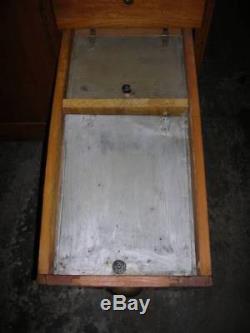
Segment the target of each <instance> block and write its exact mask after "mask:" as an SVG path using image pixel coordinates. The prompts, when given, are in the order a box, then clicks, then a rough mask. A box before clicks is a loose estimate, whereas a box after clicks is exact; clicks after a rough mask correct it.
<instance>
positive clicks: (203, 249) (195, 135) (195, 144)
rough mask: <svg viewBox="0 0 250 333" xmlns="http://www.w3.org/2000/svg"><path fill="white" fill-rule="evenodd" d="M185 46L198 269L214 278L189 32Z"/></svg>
mask: <svg viewBox="0 0 250 333" xmlns="http://www.w3.org/2000/svg"><path fill="white" fill-rule="evenodd" d="M184 46H185V47H184V51H185V60H186V71H187V84H188V96H189V115H190V116H189V118H190V135H191V153H192V171H193V189H194V202H195V226H196V244H197V246H196V254H197V267H198V272H199V274H200V275H206V276H209V275H211V258H210V240H209V225H208V212H207V194H206V182H205V166H204V156H203V144H202V130H201V117H200V104H199V95H198V84H197V74H196V64H195V55H194V47H193V36H192V31H191V30H189V29H185V30H184Z"/></svg>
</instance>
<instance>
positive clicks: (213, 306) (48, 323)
mask: <svg viewBox="0 0 250 333" xmlns="http://www.w3.org/2000/svg"><path fill="white" fill-rule="evenodd" d="M230 4H231V5H230V6H228V12H227V14H226V15H225V14H223V13H222V10H223V8H224V7H223V1H221V2H220V1H218V2H217V8H216V11H215V17H214V21H213V25H212V29H211V33H210V38H209V43H208V49H207V52H206V57H205V60H204V63H203V67H202V70H201V75H200V94H201V104H202V111H203V114H202V125H203V131H204V148H205V160H206V171H207V189H208V206H209V221H210V232H211V243H212V260H213V276H214V286H213V287H211V288H207V289H193V288H189V289H165V290H163V289H158V290H149V289H145V290H144V291H143V292H142V294H141V295H140V297H142V298H144V299H145V298H151V304H150V305H149V309H148V311H147V313H146V314H145V315H144V316H140V315H139V314H137V313H136V312H129V311H124V312H113V311H108V312H103V311H101V309H100V306H99V303H100V301H101V299H102V298H104V297H109V296H110V295H109V294H108V293H107V291H105V290H102V289H80V288H69V287H48V286H39V285H38V284H37V283H36V282H35V281H34V276H35V269H36V266H35V262H36V257H35V255H34V253H36V251H37V249H36V245H35V244H36V240H37V234H38V231H39V220H40V216H39V214H40V209H39V207H40V203H41V201H40V188H41V186H40V179H41V158H42V150H43V145H42V143H40V142H9V143H1V144H0V189H1V191H0V220H1V223H0V269H1V274H0V331H1V332H4V333H5V332H25V333H26V332H46V333H49V332H53V333H56V332H60V333H67V332H81V333H97V332H98V333H106V332H114V333H115V332H119V333H123V332H131V333H132V332H192V333H194V332H247V331H250V327H249V326H250V325H249V319H248V318H249V314H250V283H249V281H250V279H249V278H250V275H249V265H250V259H249V258H250V257H249V253H250V251H249V250H250V246H249V245H250V223H249V217H250V168H249V163H250V149H249V144H250V130H249V127H250V126H249V125H250V116H249V115H250V68H249V58H250V52H249V51H250V50H249V46H248V47H246V41H247V40H248V41H249V32H248V31H247V29H246V27H247V14H246V15H244V13H247V11H245V8H241V7H240V6H242V5H240V4H239V2H237V1H231V2H230ZM222 18H223V19H222ZM222 22H223V23H222ZM232 26H234V28H233V29H232V28H231V27H232ZM247 328H248V329H247Z"/></svg>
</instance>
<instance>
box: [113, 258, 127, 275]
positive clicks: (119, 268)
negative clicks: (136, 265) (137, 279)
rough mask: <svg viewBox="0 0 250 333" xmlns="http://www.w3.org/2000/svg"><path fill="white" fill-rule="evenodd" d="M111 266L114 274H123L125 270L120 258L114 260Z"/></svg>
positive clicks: (124, 264)
mask: <svg viewBox="0 0 250 333" xmlns="http://www.w3.org/2000/svg"><path fill="white" fill-rule="evenodd" d="M112 268H113V272H114V273H115V274H123V273H125V272H126V263H125V262H124V261H122V260H115V261H114V262H113V265H112Z"/></svg>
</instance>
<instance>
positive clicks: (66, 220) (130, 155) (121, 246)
mask: <svg viewBox="0 0 250 333" xmlns="http://www.w3.org/2000/svg"><path fill="white" fill-rule="evenodd" d="M63 145H64V146H63V147H64V154H63V155H64V156H63V174H62V190H61V202H60V215H59V218H58V228H57V247H56V256H55V266H54V272H55V273H56V274H70V275H74V274H83V275H84V274H94V275H110V274H113V271H112V264H113V262H114V261H115V260H122V261H124V262H125V263H126V272H125V274H131V275H144V274H147V275H154V274H160V275H162V274H170V275H192V274H194V273H195V271H196V264H195V245H194V223H193V210H192V195H191V182H190V179H191V177H190V168H189V165H190V157H189V149H188V127H187V118H186V116H181V117H152V116H87V115H67V116H66V119H65V132H64V143H63Z"/></svg>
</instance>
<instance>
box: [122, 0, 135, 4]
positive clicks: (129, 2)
mask: <svg viewBox="0 0 250 333" xmlns="http://www.w3.org/2000/svg"><path fill="white" fill-rule="evenodd" d="M123 2H124V3H125V5H132V4H133V3H134V0H123Z"/></svg>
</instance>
